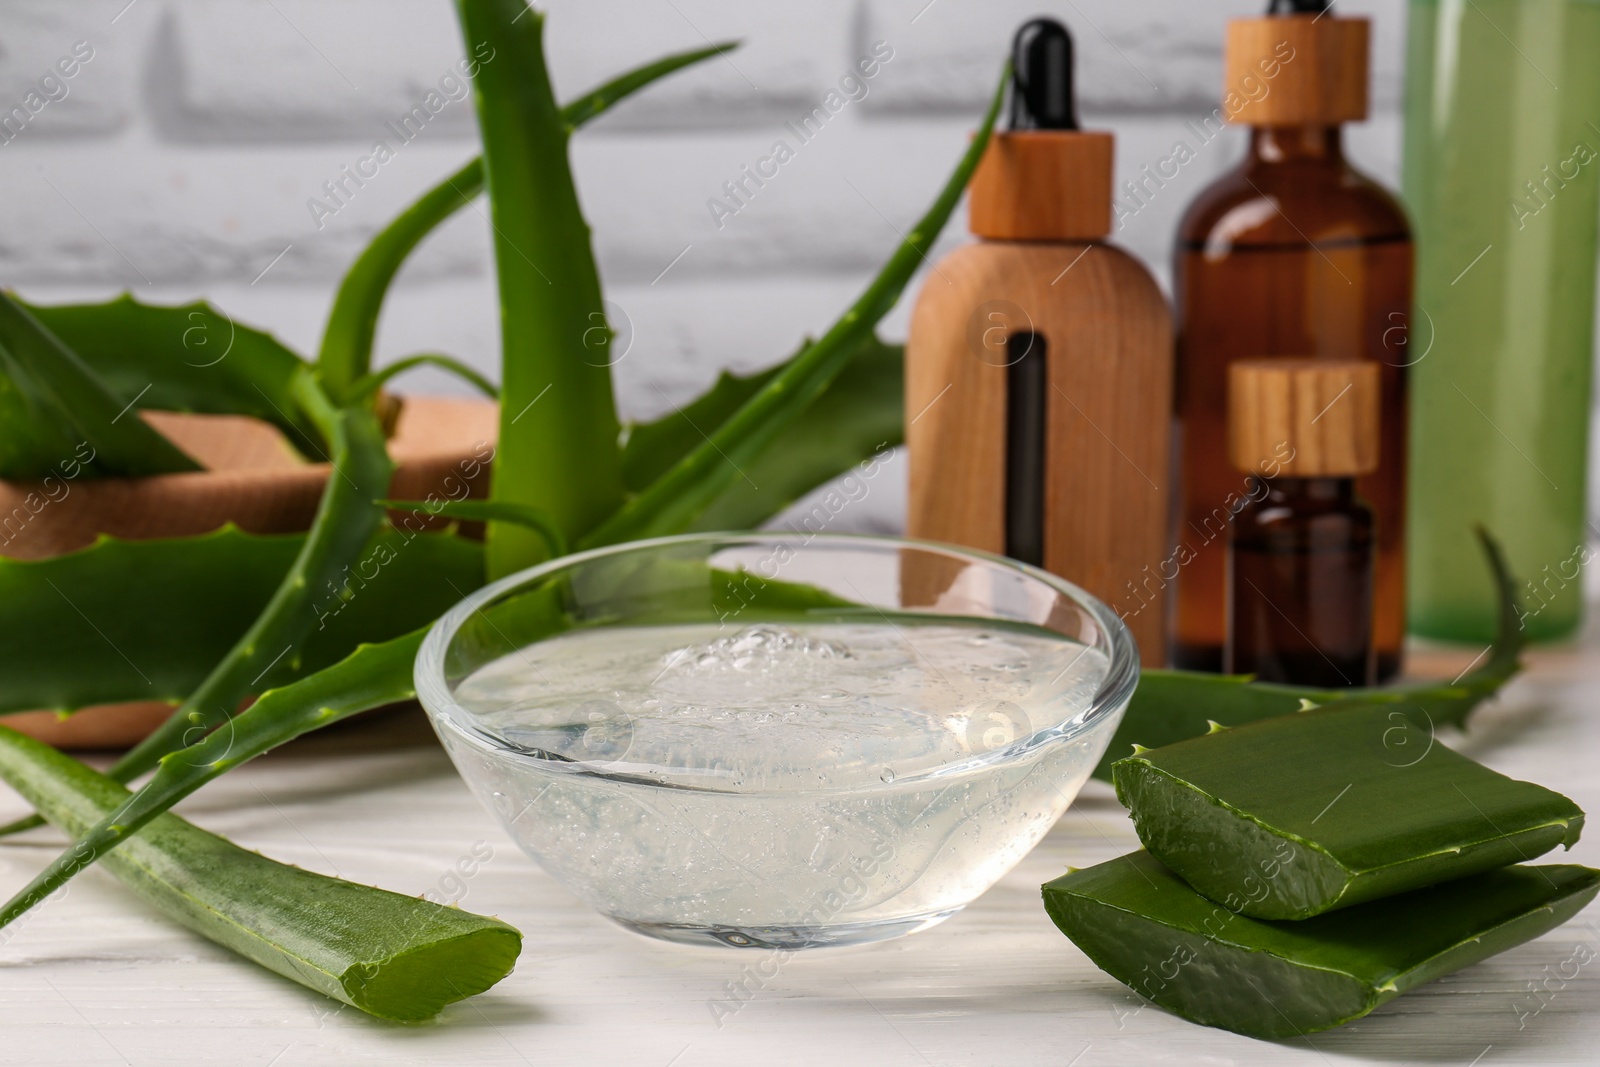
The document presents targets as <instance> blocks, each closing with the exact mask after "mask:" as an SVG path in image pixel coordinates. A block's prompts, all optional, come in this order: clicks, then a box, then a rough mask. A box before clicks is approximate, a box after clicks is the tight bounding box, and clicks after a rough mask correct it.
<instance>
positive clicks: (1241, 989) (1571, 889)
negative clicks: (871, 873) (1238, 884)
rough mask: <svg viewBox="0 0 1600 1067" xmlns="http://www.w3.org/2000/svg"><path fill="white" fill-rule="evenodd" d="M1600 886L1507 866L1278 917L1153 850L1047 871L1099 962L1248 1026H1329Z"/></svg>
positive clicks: (1163, 999) (1182, 1007)
mask: <svg viewBox="0 0 1600 1067" xmlns="http://www.w3.org/2000/svg"><path fill="white" fill-rule="evenodd" d="M1597 891H1600V871H1596V870H1592V869H1590V868H1588V867H1578V866H1573V865H1565V864H1552V865H1549V866H1538V867H1528V866H1516V867H1505V868H1502V869H1500V870H1497V871H1490V872H1488V873H1485V874H1478V875H1473V876H1472V877H1470V878H1462V879H1459V880H1457V881H1454V882H1447V883H1445V884H1443V885H1438V886H1432V887H1429V888H1427V889H1419V890H1416V891H1414V892H1411V893H1405V894H1402V895H1400V896H1395V897H1390V898H1389V899H1387V900H1381V901H1373V902H1371V903H1368V904H1363V905H1361V906H1359V907H1354V908H1346V909H1344V910H1341V911H1336V912H1331V913H1329V914H1327V915H1319V916H1317V917H1316V918H1313V919H1306V920H1304V921H1302V922H1270V921H1266V920H1262V919H1252V918H1249V917H1248V916H1244V915H1237V914H1235V913H1233V912H1231V911H1229V910H1228V909H1227V908H1225V907H1223V906H1222V905H1220V904H1217V903H1216V902H1215V901H1211V900H1208V899H1206V898H1205V897H1203V896H1201V895H1200V894H1199V893H1196V892H1195V891H1194V890H1193V889H1191V888H1189V886H1188V885H1186V884H1185V883H1184V881H1183V879H1181V878H1179V877H1178V876H1177V875H1175V874H1173V873H1172V872H1171V871H1169V870H1168V869H1167V868H1165V867H1163V866H1162V865H1161V864H1160V863H1159V862H1157V861H1156V859H1155V858H1154V857H1153V856H1151V855H1150V854H1149V853H1147V852H1134V853H1130V854H1129V855H1126V856H1121V857H1119V858H1117V859H1114V860H1111V861H1110V862H1108V863H1102V864H1099V865H1098V866H1094V867H1088V868H1085V869H1083V870H1080V871H1073V872H1072V873H1071V874H1068V875H1065V876H1064V877H1061V878H1057V879H1056V880H1055V881H1053V882H1047V883H1046V884H1045V886H1044V902H1045V910H1047V911H1048V912H1049V913H1050V918H1051V919H1053V920H1054V921H1055V924H1056V925H1057V926H1058V927H1060V928H1061V931H1062V933H1064V934H1066V935H1067V936H1068V937H1069V938H1071V939H1072V941H1073V943H1074V944H1076V945H1077V946H1078V947H1079V948H1080V949H1082V950H1083V951H1084V952H1085V953H1086V954H1087V955H1088V956H1089V958H1090V959H1092V960H1093V961H1094V962H1095V964H1096V965H1098V966H1099V967H1100V968H1101V969H1102V970H1104V971H1105V972H1106V973H1108V974H1110V975H1111V976H1112V977H1113V978H1115V979H1117V980H1118V981H1119V982H1122V983H1123V984H1125V985H1127V986H1128V987H1129V988H1131V989H1133V990H1134V991H1135V992H1136V993H1139V994H1140V995H1142V996H1144V997H1147V998H1148V999H1150V1000H1152V1001H1154V1002H1155V1003H1157V1004H1159V1005H1161V1007H1163V1008H1166V1009H1167V1010H1168V1011H1170V1012H1173V1013H1174V1014H1176V1015H1181V1016H1182V1017H1183V1018H1185V1019H1188V1020H1190V1021H1191V1022H1197V1023H1201V1024H1203V1025H1205V1026H1216V1027H1221V1028H1222V1029H1224V1030H1232V1031H1233V1032H1235V1033H1239V1034H1245V1035H1248V1036H1250V1037H1261V1038H1288V1037H1295V1036H1297V1035H1300V1034H1307V1033H1313V1032H1315V1031H1318V1030H1327V1029H1330V1028H1331V1027H1335V1026H1339V1025H1341V1024H1343V1023H1347V1022H1349V1021H1350V1020H1352V1019H1358V1018H1360V1017H1361V1016H1363V1015H1365V1014H1367V1013H1368V1012H1370V1011H1371V1010H1372V1009H1373V1008H1376V1007H1377V1006H1378V1005H1380V1004H1382V1003H1384V1002H1385V1001H1388V1000H1392V999H1393V998H1394V997H1397V996H1399V995H1400V994H1401V993H1405V992H1407V991H1409V990H1412V989H1415V988H1416V987H1417V986H1420V985H1422V984H1424V983H1425V982H1431V981H1433V980H1434V979H1435V978H1439V977H1442V976H1444V975H1447V974H1450V973H1451V972H1453V971H1457V970H1460V969H1461V968H1463V967H1466V966H1469V965H1471V964H1473V963H1477V962H1478V961H1479V960H1483V959H1487V958H1488V957H1490V956H1493V955H1495V954H1496V953H1499V952H1504V951H1505V950H1506V949H1508V948H1512V947H1514V946H1516V945H1520V944H1522V943H1523V942H1524V941H1531V940H1532V939H1533V938H1536V937H1538V936H1539V935H1541V934H1543V933H1545V932H1547V931H1549V930H1553V929H1555V928H1556V927H1557V926H1560V925H1561V924H1562V923H1564V922H1566V921H1567V920H1568V919H1570V918H1572V917H1573V916H1574V915H1576V914H1577V913H1578V912H1579V911H1581V910H1582V909H1583V907H1584V906H1585V905H1586V904H1588V903H1589V902H1590V901H1591V900H1593V899H1594V896H1595V893H1596V892H1597Z"/></svg>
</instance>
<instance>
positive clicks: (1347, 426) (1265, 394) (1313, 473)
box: [1228, 358, 1380, 478]
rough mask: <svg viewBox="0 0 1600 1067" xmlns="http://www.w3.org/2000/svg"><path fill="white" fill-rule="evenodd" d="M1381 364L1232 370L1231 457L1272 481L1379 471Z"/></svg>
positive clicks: (1319, 362) (1260, 365)
mask: <svg viewBox="0 0 1600 1067" xmlns="http://www.w3.org/2000/svg"><path fill="white" fill-rule="evenodd" d="M1379 389H1380V385H1379V380H1378V365H1377V364H1376V363H1374V362H1372V361H1370V360H1327V359H1300V358H1295V359H1282V358H1279V359H1241V360H1236V361H1235V362H1234V363H1233V364H1231V365H1230V366H1229V367H1228V456H1229V459H1231V460H1232V462H1233V465H1234V466H1235V467H1237V468H1238V469H1239V470H1242V471H1246V472H1248V473H1251V474H1263V475H1265V476H1267V477H1269V478H1275V477H1278V476H1280V475H1282V476H1284V477H1288V478H1351V477H1355V476H1356V475H1359V474H1367V473H1369V472H1371V471H1373V470H1375V469H1376V468H1377V466H1378V421H1379V415H1378V411H1379V403H1378V401H1379Z"/></svg>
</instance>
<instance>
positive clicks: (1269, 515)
mask: <svg viewBox="0 0 1600 1067" xmlns="http://www.w3.org/2000/svg"><path fill="white" fill-rule="evenodd" d="M1380 394H1381V384H1380V381H1379V368H1378V365H1377V364H1375V363H1373V362H1371V361H1369V360H1362V361H1359V362H1357V361H1331V360H1316V359H1283V358H1277V359H1264V360H1240V361H1237V362H1235V363H1233V364H1232V365H1231V366H1230V367H1229V369H1228V427H1229V434H1228V444H1229V449H1228V451H1229V456H1230V458H1231V459H1232V461H1233V465H1234V466H1235V467H1236V468H1237V469H1238V470H1240V471H1241V472H1244V473H1245V474H1247V475H1248V476H1249V478H1250V489H1249V492H1248V493H1247V494H1246V498H1245V501H1244V503H1243V505H1242V506H1241V507H1240V509H1239V510H1238V512H1237V513H1236V514H1235V515H1234V516H1233V520H1232V522H1231V523H1230V526H1229V531H1228V555H1227V576H1228V579H1227V590H1228V595H1227V620H1228V626H1227V640H1226V643H1225V646H1224V653H1223V658H1224V669H1226V670H1227V671H1229V672H1230V673H1237V674H1253V675H1255V676H1256V677H1257V678H1259V679H1261V680H1262V681H1270V682H1287V683H1293V684H1297V685H1316V686H1329V687H1339V686H1364V685H1371V684H1373V680H1374V674H1375V671H1376V659H1375V654H1374V645H1373V632H1372V631H1373V626H1372V597H1373V573H1374V571H1373V568H1374V548H1375V545H1376V534H1377V531H1376V528H1375V527H1376V524H1375V521H1374V518H1373V512H1372V509H1371V508H1370V507H1368V506H1367V505H1366V504H1365V503H1364V502H1362V501H1361V499H1360V498H1358V497H1357V496H1356V483H1355V480H1356V478H1357V477H1359V476H1362V475H1366V474H1370V473H1372V472H1373V471H1374V470H1376V469H1377V467H1378V448H1379V445H1378V426H1379V423H1380V418H1379V409H1380V404H1379V397H1380Z"/></svg>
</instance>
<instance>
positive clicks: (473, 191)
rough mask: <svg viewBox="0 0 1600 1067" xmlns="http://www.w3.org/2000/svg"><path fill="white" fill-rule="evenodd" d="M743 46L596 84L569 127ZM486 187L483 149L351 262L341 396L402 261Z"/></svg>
mask: <svg viewBox="0 0 1600 1067" xmlns="http://www.w3.org/2000/svg"><path fill="white" fill-rule="evenodd" d="M738 47H739V42H737V41H727V42H724V43H722V44H714V45H711V46H710V47H709V48H696V49H694V50H692V51H688V52H677V53H674V54H672V55H669V56H664V57H662V58H661V59H658V60H655V61H653V62H651V63H647V64H645V65H644V66H642V67H638V68H636V69H634V70H631V71H628V72H627V73H626V74H623V75H621V76H619V77H616V78H613V79H611V80H610V81H608V82H606V83H605V84H603V85H600V86H599V87H597V88H595V89H591V90H590V91H589V92H587V93H585V94H583V95H582V96H580V97H578V99H576V100H574V101H572V102H571V103H570V104H567V105H566V106H565V107H563V108H562V109H561V117H562V119H563V120H564V121H565V122H566V124H567V126H568V127H569V128H571V129H576V128H578V127H579V126H582V125H583V124H584V123H586V122H588V121H589V120H591V119H593V118H596V117H598V116H599V115H601V114H604V113H605V111H606V110H607V109H609V108H610V107H611V106H612V105H614V104H616V103H618V102H619V101H621V100H624V99H626V98H627V97H629V96H632V95H633V94H634V93H636V92H638V91H639V90H640V89H643V88H644V87H645V86H647V85H649V84H651V83H652V82H655V81H657V80H659V79H661V78H664V77H666V76H667V75H669V74H672V73H674V72H676V71H679V70H682V69H683V68H684V67H689V66H693V65H694V64H696V63H699V62H701V61H702V60H705V59H709V58H711V57H712V56H715V55H720V54H721V53H723V52H728V51H732V50H733V49H735V48H738ZM482 191H483V158H482V157H481V156H480V157H477V158H475V159H473V160H471V161H470V162H468V163H467V164H466V165H464V166H463V167H461V168H460V169H459V170H457V171H456V172H455V173H453V174H451V175H449V176H448V177H446V178H445V180H444V181H442V182H440V183H439V184H438V185H436V186H434V187H433V188H432V189H429V190H428V191H427V192H426V193H424V194H423V195H422V196H421V198H419V199H418V200H417V201H416V202H415V203H414V204H412V205H411V206H410V207H408V208H406V210H405V211H403V212H401V213H400V214H399V215H398V216H396V217H395V219H394V220H393V221H392V222H390V223H389V225H387V226H385V227H384V228H383V229H382V230H380V231H378V235H377V236H376V237H374V238H373V239H372V241H371V243H370V244H368V245H367V247H366V248H365V249H364V250H363V251H362V253H361V255H360V256H358V257H357V258H356V261H355V263H354V264H352V265H351V267H350V270H349V271H348V272H347V273H346V274H345V276H344V279H343V280H342V281H341V282H340V283H339V291H338V294H337V295H336V296H335V297H334V301H333V310H332V311H331V312H330V313H329V315H328V326H327V329H326V330H325V331H324V332H323V335H322V347H321V349H320V350H319V352H318V356H317V373H318V375H320V376H321V378H322V380H323V384H324V385H325V386H326V387H327V388H328V389H329V390H330V391H332V392H333V393H334V395H335V396H336V397H342V396H343V395H344V393H345V391H346V390H348V389H350V388H351V387H352V386H354V385H355V383H356V382H357V381H359V380H360V379H361V378H363V377H364V376H366V374H367V373H368V371H369V369H370V368H371V366H372V343H373V338H374V337H375V336H376V335H377V331H378V314H379V312H381V311H382V310H383V300H384V297H385V296H387V295H388V292H389V285H390V283H391V282H393V281H394V276H395V274H397V273H398V272H399V270H400V265H401V264H402V263H404V262H405V260H406V257H407V256H409V255H410V254H411V251H412V250H413V249H414V248H416V247H417V245H418V244H420V243H421V242H422V239H423V238H424V237H426V236H428V234H430V233H432V232H433V231H434V230H435V229H436V228H438V226H439V225H440V224H441V223H443V222H444V221H445V220H446V219H448V218H449V217H450V216H451V215H454V214H455V213H456V212H457V211H459V210H461V209H462V208H463V207H466V206H467V205H468V204H469V203H471V202H472V199H473V198H474V197H476V196H477V195H478V194H479V193H481V192H482Z"/></svg>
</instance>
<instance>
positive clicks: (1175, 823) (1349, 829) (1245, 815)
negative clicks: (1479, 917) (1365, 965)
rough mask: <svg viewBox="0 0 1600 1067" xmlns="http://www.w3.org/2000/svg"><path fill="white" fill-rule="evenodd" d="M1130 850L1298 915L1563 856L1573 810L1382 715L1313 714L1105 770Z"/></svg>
mask: <svg viewBox="0 0 1600 1067" xmlns="http://www.w3.org/2000/svg"><path fill="white" fill-rule="evenodd" d="M1112 775H1113V779H1114V781H1115V784H1116V787H1117V796H1118V797H1119V798H1120V799H1121V800H1122V802H1123V803H1124V804H1126V805H1127V806H1128V808H1129V809H1130V810H1131V811H1132V813H1133V821H1134V826H1135V828H1136V829H1137V830H1138V832H1139V840H1140V841H1142V842H1143V843H1144V846H1145V848H1146V849H1148V850H1149V851H1150V853H1151V854H1152V855H1153V856H1155V857H1156V858H1157V859H1158V860H1160V861H1161V862H1162V863H1164V864H1165V865H1166V866H1168V867H1170V868H1171V869H1172V870H1173V871H1175V872H1176V873H1177V874H1178V875H1179V876H1180V877H1182V878H1183V879H1184V880H1185V881H1187V882H1188V883H1189V884H1190V885H1191V886H1193V887H1194V888H1195V889H1196V890H1198V891H1199V892H1200V893H1202V894H1204V895H1205V896H1207V897H1210V898H1211V899H1212V900H1215V901H1217V902H1218V903H1220V904H1222V905H1224V906H1226V907H1228V908H1230V909H1232V910H1234V911H1239V912H1242V913H1243V914H1245V915H1251V916H1254V917H1256V918H1261V919H1303V918H1306V917H1308V916H1312V915H1317V914H1320V913H1322V912H1324V911H1329V910H1331V909H1334V908H1345V907H1349V906H1351V905H1353V904H1359V903H1361V902H1362V901H1368V900H1374V899H1376V898H1378V897H1384V896H1389V895H1391V894H1394V893H1401V892H1405V891H1407V890H1410V889H1417V888H1420V887H1422V886H1426V885H1432V884H1434V883H1436V882H1443V881H1447V880H1449V879H1452V878H1460V877H1462V876H1464V875H1469V874H1475V873H1477V872H1479V871H1486V870H1491V869H1493V868H1495V867H1503V866H1505V865H1506V864H1509V863H1519V862H1524V861H1527V860H1530V859H1533V858H1534V857H1536V856H1539V855H1542V854H1543V853H1545V852H1548V851H1550V850H1551V849H1552V848H1555V847H1556V846H1557V845H1565V846H1567V847H1568V848H1570V847H1571V846H1572V845H1573V844H1574V843H1575V842H1576V841H1577V840H1578V835H1579V833H1580V832H1581V831H1582V828H1583V811H1582V809H1580V808H1579V807H1578V806H1577V805H1576V804H1574V803H1573V802H1572V801H1571V800H1568V799H1567V798H1566V797H1564V796H1562V795H1561V794H1559V793H1556V792H1553V791H1551V790H1549V789H1546V788H1544V787H1543V786H1539V785H1534V784H1533V783H1531V782H1521V781H1517V780H1515V779H1512V778H1508V777H1506V776H1505V775H1503V774H1499V773H1497V772H1495V771H1492V770H1490V769H1489V768H1487V767H1485V766H1483V765H1482V764H1479V763H1477V762H1475V761H1473V760H1471V759H1468V758H1467V757H1466V756H1463V755H1460V754H1459V753H1456V752H1453V751H1451V750H1450V749H1449V748H1446V747H1445V746H1444V745H1443V744H1440V743H1438V741H1437V740H1436V739H1435V738H1434V736H1433V734H1432V731H1430V730H1428V729H1425V728H1423V727H1419V726H1418V725H1417V724H1416V723H1415V722H1414V721H1413V720H1412V719H1411V718H1410V717H1409V716H1407V715H1405V714H1403V713H1401V712H1399V711H1396V710H1395V709H1392V708H1384V707H1349V708H1328V709H1323V710H1313V711H1308V712H1304V713H1301V714H1298V715H1287V716H1281V717H1278V718H1273V719H1265V720H1262V721H1260V722H1256V723H1250V724H1248V725H1246V726H1239V727H1234V728H1232V729H1218V730H1216V731H1213V732H1212V733H1210V734H1206V735H1204V736H1202V737H1196V738H1192V739H1190V740H1188V741H1180V742H1178V743H1177V744H1175V745H1167V746H1165V747H1163V748H1158V749H1149V750H1146V751H1143V752H1139V753H1136V754H1135V755H1133V756H1130V757H1127V758H1126V759H1122V760H1119V761H1117V763H1116V764H1115V765H1113V768H1112Z"/></svg>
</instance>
